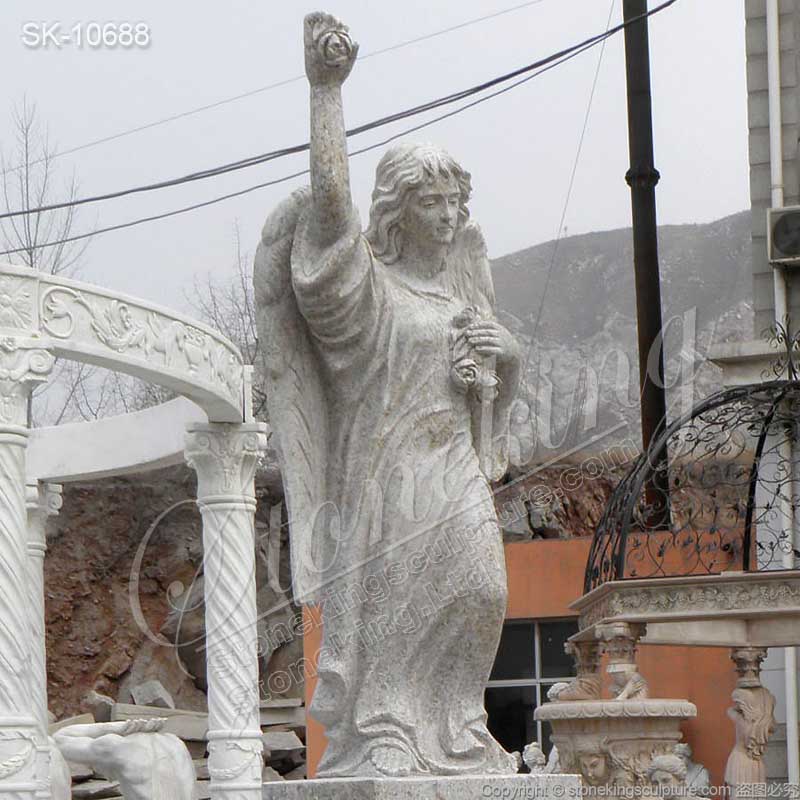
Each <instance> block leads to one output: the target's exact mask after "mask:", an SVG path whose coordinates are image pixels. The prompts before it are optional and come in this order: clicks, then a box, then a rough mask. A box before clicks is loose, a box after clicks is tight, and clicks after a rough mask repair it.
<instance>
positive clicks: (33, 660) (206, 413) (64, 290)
mask: <svg viewBox="0 0 800 800" xmlns="http://www.w3.org/2000/svg"><path fill="white" fill-rule="evenodd" d="M57 358H67V359H71V360H74V361H79V362H84V363H88V364H94V365H97V366H101V367H105V368H108V369H112V370H115V371H117V372H123V373H127V374H130V375H134V376H137V377H139V378H142V379H144V380H146V381H149V382H151V383H154V384H158V385H161V386H165V387H168V388H169V389H171V390H173V391H174V392H175V393H176V394H178V395H179V397H178V399H176V400H173V401H171V402H169V403H165V404H163V405H161V406H157V407H155V408H151V409H147V410H145V411H140V412H136V413H132V414H126V415H123V416H119V417H111V418H106V419H102V420H99V421H97V422H91V423H82V424H71V425H63V426H59V427H56V428H41V429H34V430H30V429H29V428H28V426H27V406H28V398H29V396H30V393H31V391H32V390H33V388H34V387H35V386H36V385H37V384H40V383H42V382H44V381H47V380H48V377H49V375H50V373H51V370H52V367H53V364H54V363H55V360H56V359H57ZM250 374H251V368H250V367H248V366H247V365H245V364H244V363H243V361H242V357H241V355H240V354H239V352H238V351H237V350H236V348H235V347H234V346H233V345H232V344H231V343H230V342H228V341H227V340H226V339H224V338H223V337H222V336H220V335H219V334H218V333H217V332H216V331H214V330H212V329H211V328H208V327H207V326H205V325H203V324H201V323H199V322H196V321H194V320H192V319H189V318H187V317H183V316H181V315H178V314H175V313H173V312H171V311H168V310H166V309H163V308H159V307H158V306H155V305H152V304H149V303H146V302H143V301H140V300H136V299H134V298H130V297H125V296H122V295H119V294H116V293H114V292H110V291H107V290H105V289H101V288H98V287H95V286H90V285H87V284H83V283H79V282H77V281H72V280H66V279H63V278H60V277H53V276H50V275H43V274H40V273H38V272H35V271H33V270H29V269H25V268H20V267H15V266H11V265H0V795H2V796H3V797H8V798H13V800H29V799H30V798H49V797H50V786H49V778H48V766H49V747H48V739H47V722H48V716H47V680H46V670H45V637H44V585H43V583H44V578H43V562H44V552H45V549H46V545H45V523H46V519H47V517H48V516H49V515H51V514H55V513H58V509H59V507H60V504H61V499H60V485H59V484H61V483H64V482H67V481H74V480H86V479H92V478H101V477H107V476H111V475H120V474H125V473H131V472H136V471H142V470H146V469H152V468H155V467H160V466H166V465H168V464H172V463H176V462H178V461H180V460H182V459H183V458H184V457H185V458H186V460H187V461H188V463H189V464H190V465H191V466H192V467H193V468H194V470H195V471H196V472H197V477H198V482H197V483H198V490H197V494H198V497H197V502H198V506H199V508H200V510H201V513H202V519H203V544H204V571H205V578H206V579H205V587H206V598H205V603H206V606H205V607H206V627H207V648H208V649H207V663H208V704H209V730H208V742H209V744H208V747H209V754H210V758H209V773H210V775H211V796H212V798H214V799H215V800H223V798H224V800H256V798H259V799H260V798H261V767H262V757H261V751H262V742H261V730H260V727H259V706H258V662H257V653H256V648H257V645H256V628H255V623H256V592H255V563H254V529H253V518H254V511H255V495H254V488H253V476H254V473H255V467H256V461H257V457H258V454H259V452H260V451H261V450H262V449H263V447H264V446H265V443H266V435H265V434H266V429H265V426H264V425H263V424H260V423H256V422H254V421H253V418H252V408H251V402H250Z"/></svg>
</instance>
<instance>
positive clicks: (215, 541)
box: [186, 423, 266, 800]
mask: <svg viewBox="0 0 800 800" xmlns="http://www.w3.org/2000/svg"><path fill="white" fill-rule="evenodd" d="M265 430H266V427H265V426H264V425H262V424H259V423H248V424H243V425H233V424H222V423H216V424H209V425H192V426H190V427H189V429H188V434H187V437H186V460H187V462H188V464H189V465H190V466H191V467H192V468H193V469H194V470H195V471H196V472H197V503H198V506H199V508H200V511H201V514H202V517H203V548H204V555H203V563H204V576H205V614H206V664H207V672H208V749H209V759H208V771H209V775H210V777H211V787H210V788H211V797H212V800H261V775H262V767H263V758H262V749H263V746H262V740H261V728H260V725H259V705H258V702H259V690H258V655H257V649H258V643H257V633H256V620H257V613H258V612H257V610H256V586H255V530H254V514H255V508H256V500H255V490H254V484H253V478H254V475H255V470H256V462H257V459H258V455H259V452H260V451H261V450H262V449H263V448H264V447H265V446H266V435H265Z"/></svg>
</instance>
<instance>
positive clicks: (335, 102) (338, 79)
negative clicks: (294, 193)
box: [304, 12, 358, 246]
mask: <svg viewBox="0 0 800 800" xmlns="http://www.w3.org/2000/svg"><path fill="white" fill-rule="evenodd" d="M304 44H305V61H306V75H307V77H308V82H309V85H310V90H311V138H310V140H309V141H310V143H311V193H312V202H311V212H310V213H311V218H310V225H309V229H308V234H309V235H310V236H311V237H312V238H313V239H314V240H315V244H317V245H320V246H325V245H328V244H331V243H333V242H335V241H336V240H337V239H338V238H339V237H340V236H342V234H343V233H344V232H345V230H346V229H347V224H348V221H349V220H350V216H351V214H352V207H353V201H352V198H351V195H350V172H349V169H348V165H347V139H346V136H345V127H344V114H343V113H342V84H343V83H344V81H345V79H346V78H347V76H348V75H349V74H350V70H351V69H352V68H353V63H354V62H355V59H356V55H357V53H358V45H357V44H355V43H354V42H353V40H352V39H351V38H350V34H349V32H348V29H347V27H346V26H345V25H342V23H341V22H339V20H337V19H336V18H335V17H332V16H331V15H330V14H324V13H321V12H315V13H313V14H309V15H308V16H307V17H306V18H305V22H304Z"/></svg>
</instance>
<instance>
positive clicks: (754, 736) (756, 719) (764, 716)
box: [731, 686, 775, 759]
mask: <svg viewBox="0 0 800 800" xmlns="http://www.w3.org/2000/svg"><path fill="white" fill-rule="evenodd" d="M731 699H732V700H733V703H734V707H735V708H736V709H737V710H738V712H739V713H740V714H741V715H742V717H744V719H745V721H746V722H748V723H749V724H750V730H749V731H748V735H747V741H746V742H745V749H746V750H747V755H749V756H750V758H754V759H758V758H761V754H762V753H763V752H764V747H765V746H766V744H767V740H768V739H769V736H770V734H771V733H772V728H773V726H774V724H775V720H774V718H773V711H774V710H775V698H774V697H773V696H772V695H771V694H770V693H769V691H768V690H767V689H765V688H764V687H763V686H755V687H753V688H739V689H734V690H733V694H732V695H731Z"/></svg>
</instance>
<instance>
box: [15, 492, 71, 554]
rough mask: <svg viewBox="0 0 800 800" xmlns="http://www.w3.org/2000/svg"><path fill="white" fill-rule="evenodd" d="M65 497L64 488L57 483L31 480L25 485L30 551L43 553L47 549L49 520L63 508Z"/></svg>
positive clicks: (30, 552)
mask: <svg viewBox="0 0 800 800" xmlns="http://www.w3.org/2000/svg"><path fill="white" fill-rule="evenodd" d="M63 502H64V498H63V495H62V488H61V486H60V484H57V483H40V482H39V481H29V482H28V483H27V485H26V487H25V507H26V509H27V511H28V553H29V554H30V555H35V554H39V553H41V556H42V557H44V553H45V550H47V539H46V532H47V520H48V518H49V517H54V516H56V515H57V514H58V512H59V511H60V510H61V506H62V505H63Z"/></svg>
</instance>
